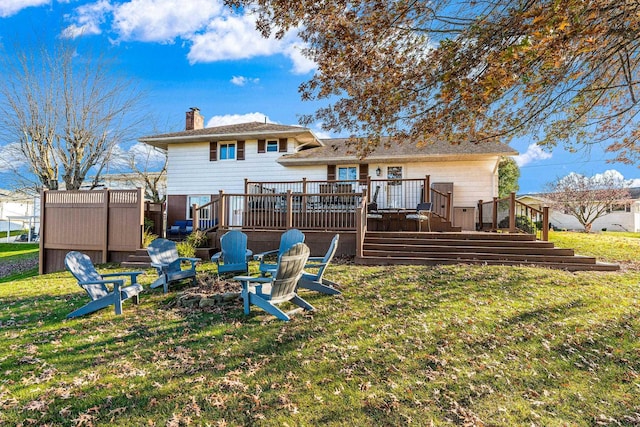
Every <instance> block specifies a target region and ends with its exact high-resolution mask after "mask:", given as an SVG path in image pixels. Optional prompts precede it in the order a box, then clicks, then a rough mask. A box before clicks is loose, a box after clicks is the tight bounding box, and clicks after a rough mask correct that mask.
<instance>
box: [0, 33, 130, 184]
mask: <svg viewBox="0 0 640 427" xmlns="http://www.w3.org/2000/svg"><path fill="white" fill-rule="evenodd" d="M1 64H2V66H3V67H4V68H5V79H3V80H2V81H0V97H1V98H0V133H1V135H2V137H3V139H4V141H5V142H7V143H9V144H14V145H13V146H14V147H16V148H17V150H18V151H19V153H20V154H21V156H22V158H23V159H24V162H25V163H26V166H27V168H28V169H29V171H30V173H31V174H33V176H35V180H32V182H33V181H35V182H33V184H34V186H35V187H37V188H44V189H50V190H55V189H57V188H58V182H60V181H63V182H64V184H65V188H66V189H67V190H77V189H79V188H80V186H81V185H82V184H83V182H84V180H85V178H86V177H87V174H88V173H89V172H90V171H91V172H93V176H94V181H93V185H95V184H96V183H97V182H98V180H99V177H100V175H101V173H102V172H103V170H104V167H105V165H106V164H107V163H108V162H109V160H110V159H111V157H112V155H113V152H114V147H116V146H117V145H118V144H119V143H121V142H122V141H124V140H126V139H128V138H131V137H133V136H134V134H133V131H135V130H136V129H137V125H138V124H139V123H140V122H141V116H140V115H139V113H140V111H141V110H140V108H139V106H138V104H139V101H140V99H141V95H140V92H139V91H138V90H137V89H136V87H135V86H134V85H133V83H132V82H131V81H129V80H126V79H123V78H119V77H118V76H116V75H115V73H114V69H113V68H112V64H111V62H110V61H109V60H108V59H107V58H105V57H104V56H93V55H91V54H90V53H84V52H82V53H80V52H79V51H78V45H77V44H75V42H72V41H70V40H65V39H62V40H60V42H59V43H57V44H55V45H54V46H53V47H49V46H47V45H46V44H45V43H39V44H38V46H37V48H31V47H30V46H27V45H19V46H17V48H16V49H15V53H12V54H11V55H3V59H2V63H1ZM20 166H21V165H20V164H16V165H15V171H16V174H17V176H18V175H19V176H22V177H24V176H25V174H24V173H23V172H22V171H20V169H19V168H20Z"/></svg>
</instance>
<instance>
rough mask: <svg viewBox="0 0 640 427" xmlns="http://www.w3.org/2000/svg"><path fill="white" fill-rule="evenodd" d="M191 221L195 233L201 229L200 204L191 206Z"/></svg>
mask: <svg viewBox="0 0 640 427" xmlns="http://www.w3.org/2000/svg"><path fill="white" fill-rule="evenodd" d="M191 212H192V215H191V220H192V221H193V231H196V230H199V229H200V211H199V210H198V204H197V203H194V204H193V205H191Z"/></svg>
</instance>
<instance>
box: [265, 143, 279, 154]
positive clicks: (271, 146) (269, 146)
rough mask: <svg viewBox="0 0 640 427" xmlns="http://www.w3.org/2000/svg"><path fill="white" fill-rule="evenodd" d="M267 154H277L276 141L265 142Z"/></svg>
mask: <svg viewBox="0 0 640 427" xmlns="http://www.w3.org/2000/svg"><path fill="white" fill-rule="evenodd" d="M267 152H268V153H277V152H278V141H267Z"/></svg>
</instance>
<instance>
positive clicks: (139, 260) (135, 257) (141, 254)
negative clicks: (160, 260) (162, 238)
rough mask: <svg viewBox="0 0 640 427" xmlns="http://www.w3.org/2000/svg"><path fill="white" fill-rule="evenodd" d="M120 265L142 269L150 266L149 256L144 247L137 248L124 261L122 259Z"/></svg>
mask: <svg viewBox="0 0 640 427" xmlns="http://www.w3.org/2000/svg"><path fill="white" fill-rule="evenodd" d="M120 265H121V266H122V267H123V268H130V269H143V268H151V258H149V254H148V253H147V250H146V249H138V250H137V251H135V253H133V254H131V255H129V256H128V257H127V260H126V261H122V262H121V263H120Z"/></svg>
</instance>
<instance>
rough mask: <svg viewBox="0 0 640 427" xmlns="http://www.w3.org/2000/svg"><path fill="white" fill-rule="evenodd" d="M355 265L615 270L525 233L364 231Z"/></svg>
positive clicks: (591, 258) (616, 267)
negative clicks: (489, 266)
mask: <svg viewBox="0 0 640 427" xmlns="http://www.w3.org/2000/svg"><path fill="white" fill-rule="evenodd" d="M362 255H363V256H362V257H361V258H356V263H357V264H363V265H390V264H416V265H437V264H487V265H535V266H540V267H548V268H556V269H564V270H569V271H583V270H592V271H616V270H619V269H620V266H619V265H617V264H608V263H602V262H598V261H597V260H596V259H595V258H594V257H588V256H580V255H576V254H575V253H574V251H573V249H561V248H556V247H554V244H553V243H552V242H544V241H540V240H536V238H535V236H533V235H528V234H509V233H482V232H462V233H417V232H372V231H368V232H367V233H366V234H365V238H364V246H363V254H362Z"/></svg>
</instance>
